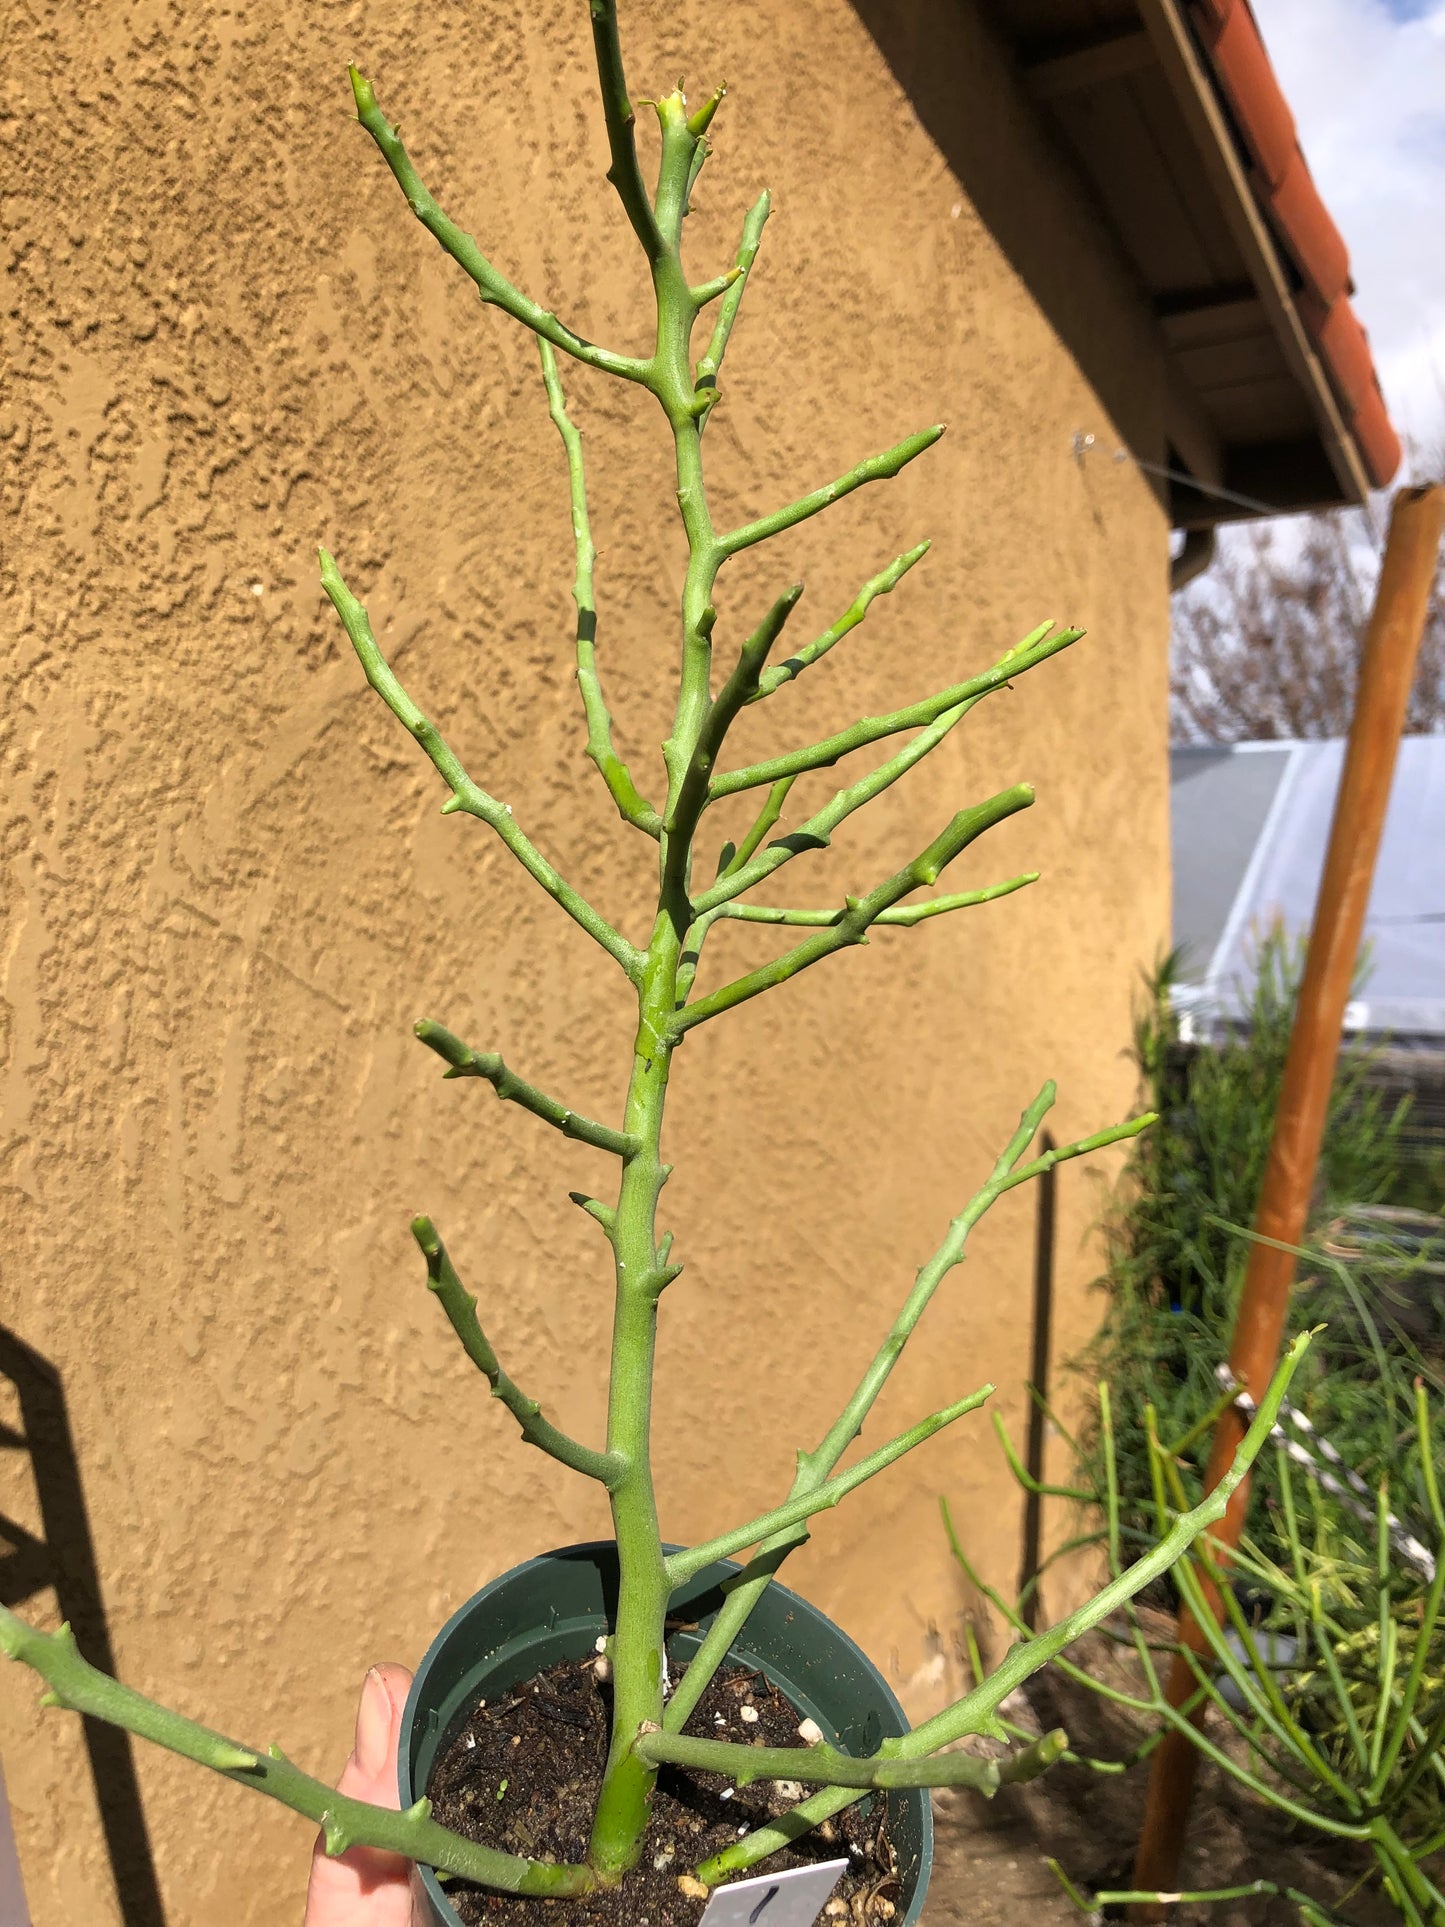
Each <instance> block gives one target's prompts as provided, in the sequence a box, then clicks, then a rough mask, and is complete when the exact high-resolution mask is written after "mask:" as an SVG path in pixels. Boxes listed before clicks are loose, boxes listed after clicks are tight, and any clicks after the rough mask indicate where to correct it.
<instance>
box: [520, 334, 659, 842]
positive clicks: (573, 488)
mask: <svg viewBox="0 0 1445 1927" xmlns="http://www.w3.org/2000/svg"><path fill="white" fill-rule="evenodd" d="M537 346H538V349H539V350H540V352H541V356H542V380H543V381H544V383H545V384H546V388H547V408H548V412H549V413H550V415H551V417H552V421H553V425H554V426H555V427H556V430H557V433H558V434H559V435H560V436H561V437H562V446H563V448H564V449H565V450H566V453H567V480H568V486H569V489H570V492H571V497H572V540H573V544H574V546H575V548H576V551H577V574H576V577H575V579H574V581H573V584H572V600H573V601H574V602H575V603H576V605H577V685H578V688H579V689H580V690H581V691H582V709H583V713H584V715H585V716H586V718H587V754H588V755H589V756H590V757H591V758H592V761H593V762H594V763H595V764H596V765H597V769H598V771H599V773H600V775H601V777H602V780H603V782H604V783H605V784H606V785H607V791H608V794H609V795H610V796H611V798H612V800H613V802H614V803H615V804H616V805H617V813H618V815H619V816H620V817H621V818H622V820H623V822H624V823H632V824H634V825H635V826H636V827H637V828H638V829H639V830H642V831H644V832H645V833H646V834H647V835H648V836H651V837H658V836H660V835H661V834H662V818H661V817H660V816H659V815H658V813H657V811H656V810H655V809H653V807H652V805H651V804H650V803H649V802H648V801H647V800H646V798H645V797H643V796H642V795H641V793H640V792H639V790H638V788H637V785H636V784H635V783H634V782H633V780H632V772H631V770H629V769H628V767H627V765H626V763H624V762H623V760H622V758H621V757H620V756H619V755H618V754H617V749H616V746H615V745H614V743H613V740H612V715H611V712H610V710H609V709H608V707H607V703H606V700H605V699H604V697H603V694H602V684H601V682H600V681H599V679H598V675H597V600H596V595H595V593H594V589H593V582H592V573H593V569H594V567H595V565H596V561H597V550H596V547H595V546H594V544H593V541H592V522H591V518H590V517H589V515H588V513H587V478H586V474H585V472H584V470H583V466H582V436H581V434H580V433H579V432H578V430H577V428H576V426H575V425H574V424H573V422H572V419H571V417H570V416H569V415H568V413H567V403H566V399H565V397H564V396H563V393H562V383H561V380H560V378H559V376H558V374H557V357H556V355H555V354H554V353H553V351H552V344H551V342H549V341H540V340H539V341H538V343H537Z"/></svg>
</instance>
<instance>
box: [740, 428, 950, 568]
mask: <svg viewBox="0 0 1445 1927" xmlns="http://www.w3.org/2000/svg"><path fill="white" fill-rule="evenodd" d="M942 433H943V424H942V422H935V424H934V425H933V427H932V428H924V429H920V431H919V432H918V434H916V435H908V436H905V438H904V439H903V440H902V441H901V442H896V443H895V444H894V445H893V447H892V448H885V449H884V450H883V452H882V453H881V454H879V455H870V456H868V457H867V459H866V460H864V461H861V462H859V464H858V466H857V467H856V468H850V469H849V470H848V473H847V474H846V475H840V476H839V477H838V479H837V481H836V482H829V483H827V484H826V485H825V486H824V487H823V488H815V489H814V490H813V491H812V493H811V494H810V495H800V496H799V497H798V499H797V501H796V502H789V503H788V505H787V507H786V508H780V509H774V511H773V513H772V514H771V515H762V516H759V518H758V520H757V521H756V522H745V523H744V524H743V526H742V527H741V528H737V529H733V530H732V531H731V532H730V533H729V534H727V535H721V536H719V537H718V548H719V549H720V550H721V552H722V554H723V555H724V556H725V557H726V556H732V555H740V554H741V553H742V551H743V550H744V549H751V548H755V547H756V546H757V544H758V543H759V542H766V541H769V540H770V539H771V538H772V537H773V536H775V535H782V534H783V533H784V532H785V531H786V530H788V529H795V528H796V527H797V526H798V524H799V523H800V522H806V521H807V520H808V519H809V517H810V516H813V515H818V514H820V513H821V512H822V510H824V509H826V508H831V507H832V506H833V504H834V502H841V501H842V499H843V497H844V496H845V495H851V494H852V493H853V491H854V489H855V488H862V487H863V486H864V484H865V483H868V482H891V481H892V480H893V478H894V476H895V475H897V474H898V473H899V472H900V471H901V470H902V469H905V468H907V466H908V464H909V463H910V462H911V461H913V460H914V459H915V458H916V457H917V456H919V455H922V454H923V453H924V451H925V450H926V449H930V448H932V446H933V444H934V443H935V442H936V441H937V440H938V438H939V436H940V435H942Z"/></svg>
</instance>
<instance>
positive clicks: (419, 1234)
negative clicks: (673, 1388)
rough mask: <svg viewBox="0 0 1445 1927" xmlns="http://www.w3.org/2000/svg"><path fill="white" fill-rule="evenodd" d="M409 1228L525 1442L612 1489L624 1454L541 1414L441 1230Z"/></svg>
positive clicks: (456, 1327) (428, 1224)
mask: <svg viewBox="0 0 1445 1927" xmlns="http://www.w3.org/2000/svg"><path fill="white" fill-rule="evenodd" d="M411 1232H412V1236H413V1237H414V1238H415V1239H416V1241H417V1243H418V1244H419V1245H420V1246H421V1250H422V1256H423V1257H424V1258H425V1259H426V1277H427V1286H428V1289H429V1290H431V1291H434V1292H435V1293H436V1295H437V1297H438V1299H439V1300H440V1302H441V1308H442V1310H443V1311H444V1312H445V1313H446V1315H447V1317H448V1318H449V1319H450V1320H451V1324H452V1330H453V1331H454V1332H455V1333H456V1335H457V1337H458V1338H459V1339H460V1340H461V1341H462V1347H463V1349H464V1350H465V1352H466V1354H467V1357H468V1358H470V1359H471V1361H472V1363H473V1364H474V1365H475V1366H476V1367H477V1369H478V1371H480V1372H481V1373H482V1374H483V1375H484V1376H485V1378H486V1379H487V1382H488V1383H489V1384H490V1386H491V1388H492V1397H493V1398H499V1399H500V1400H501V1401H502V1403H503V1405H505V1406H506V1408H507V1410H508V1411H509V1412H510V1413H511V1414H512V1417H513V1418H514V1419H515V1420H516V1421H517V1423H518V1425H520V1426H521V1428H522V1437H523V1438H524V1439H525V1440H526V1442H527V1444H528V1445H535V1446H537V1447H538V1448H539V1450H541V1451H543V1452H545V1453H546V1454H547V1455H548V1457H549V1458H553V1459H556V1460H558V1461H559V1463H560V1464H562V1465H566V1466H570V1467H571V1469H572V1470H573V1471H574V1472H580V1473H582V1475H583V1476H584V1477H585V1478H589V1479H596V1480H598V1481H599V1482H600V1483H601V1484H602V1485H605V1486H606V1487H607V1488H608V1490H609V1491H611V1489H612V1487H613V1486H614V1485H616V1483H617V1481H618V1480H619V1479H620V1478H621V1477H622V1474H623V1473H624V1471H625V1470H626V1466H625V1465H624V1463H623V1461H622V1459H621V1458H620V1456H619V1455H618V1454H616V1453H612V1452H594V1451H593V1450H592V1448H591V1447H590V1446H586V1445H579V1444H578V1442H577V1441H576V1439H573V1438H569V1437H568V1436H567V1434H566V1433H565V1432H563V1431H559V1430H558V1428H557V1427H556V1426H555V1425H553V1424H552V1423H551V1421H550V1420H549V1419H545V1418H543V1416H542V1408H541V1406H540V1405H539V1404H538V1403H537V1401H536V1399H534V1398H528V1396H527V1394H526V1393H525V1392H524V1391H523V1390H522V1389H521V1387H520V1386H518V1385H515V1384H514V1383H513V1382H512V1380H511V1379H510V1378H509V1377H508V1376H507V1374H506V1373H505V1372H504V1371H503V1370H502V1367H501V1364H500V1362H499V1361H498V1358H497V1354H496V1353H495V1352H494V1351H493V1350H492V1347H491V1343H490V1341H489V1340H488V1338H487V1335H486V1333H485V1332H484V1331H483V1330H482V1327H481V1323H480V1321H479V1319H478V1318H477V1301H476V1299H475V1298H474V1297H473V1296H472V1294H471V1292H469V1291H468V1290H467V1288H466V1286H465V1285H464V1284H463V1283H462V1281H461V1279H460V1278H459V1277H458V1276H457V1273H456V1268H455V1266H454V1265H453V1264H452V1261H451V1259H450V1258H449V1257H448V1255H447V1248H446V1246H445V1245H444V1244H443V1243H442V1241H441V1239H440V1237H439V1236H438V1235H437V1230H436V1227H435V1225H433V1223H432V1221H431V1219H430V1218H413V1219H412V1225H411Z"/></svg>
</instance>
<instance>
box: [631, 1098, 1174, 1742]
mask: <svg viewBox="0 0 1445 1927" xmlns="http://www.w3.org/2000/svg"><path fill="white" fill-rule="evenodd" d="M1055 1096H1056V1092H1055V1089H1054V1086H1053V1084H1052V1083H1048V1084H1045V1085H1044V1088H1043V1089H1042V1090H1041V1091H1040V1092H1039V1094H1038V1096H1037V1097H1036V1098H1035V1099H1034V1101H1033V1103H1032V1104H1030V1105H1029V1107H1028V1109H1027V1110H1026V1111H1025V1112H1024V1113H1023V1116H1022V1117H1021V1118H1020V1119H1019V1122H1018V1128H1017V1129H1016V1130H1015V1132H1014V1134H1013V1136H1012V1137H1011V1138H1010V1139H1009V1141H1008V1143H1007V1145H1005V1147H1004V1149H1003V1151H1002V1152H1001V1153H1000V1154H999V1157H998V1159H997V1161H996V1162H995V1164H994V1167H993V1170H992V1172H991V1173H990V1175H989V1179H988V1182H987V1183H986V1184H985V1185H983V1186H982V1188H981V1189H980V1190H978V1191H976V1192H975V1193H974V1195H973V1197H972V1198H970V1200H969V1202H968V1203H967V1204H966V1205H965V1206H964V1208H963V1210H962V1211H960V1212H959V1214H958V1216H957V1217H956V1218H955V1219H954V1220H953V1222H952V1223H951V1224H950V1226H949V1228H948V1233H947V1236H946V1237H945V1238H944V1240H943V1243H942V1244H941V1245H940V1246H939V1247H938V1250H937V1251H935V1252H934V1254H933V1256H932V1257H931V1258H930V1259H929V1260H928V1262H927V1264H925V1265H924V1266H923V1267H922V1268H921V1269H920V1271H919V1273H918V1276H917V1278H916V1280H915V1281H914V1285H913V1289H912V1290H911V1291H910V1292H909V1294H908V1297H907V1298H906V1300H905V1301H904V1304H903V1308H902V1310H901V1311H900V1312H899V1314H898V1316H897V1318H896V1319H895V1320H894V1321H893V1325H892V1327H891V1328H890V1330H889V1332H888V1335H887V1337H886V1338H885V1339H884V1340H883V1343H882V1344H881V1345H880V1346H879V1348H878V1350H877V1352H876V1353H875V1354H874V1356H873V1358H872V1360H871V1362H870V1363H869V1366H868V1369H867V1370H866V1371H865V1372H864V1374H863V1376H862V1378H861V1379H860V1380H859V1381H858V1384H857V1386H856V1387H855V1388H854V1391H853V1393H852V1396H851V1397H850V1398H849V1399H848V1401H847V1403H846V1404H845V1405H844V1407H843V1409H842V1411H841V1412H840V1413H839V1414H838V1416H837V1418H836V1419H835V1420H834V1421H833V1423H832V1425H831V1426H830V1427H829V1428H828V1431H827V1433H826V1434H825V1435H824V1437H823V1438H822V1440H821V1441H820V1442H819V1444H818V1445H817V1447H816V1448H815V1449H814V1450H813V1451H812V1452H799V1454H798V1469H797V1473H796V1475H795V1477H794V1479H793V1487H792V1491H791V1492H790V1493H789V1495H788V1497H789V1500H790V1501H793V1500H798V1499H802V1498H805V1497H806V1496H807V1495H808V1494H809V1493H810V1492H816V1491H817V1490H818V1488H819V1486H820V1485H821V1484H822V1483H823V1481H824V1480H825V1479H827V1478H829V1477H830V1476H831V1475H832V1473H833V1470H834V1468H835V1467H836V1466H837V1464H838V1462H839V1460H840V1459H841V1458H842V1456H843V1454H844V1452H846V1451H847V1449H848V1447H849V1446H850V1445H851V1444H852V1443H853V1441H854V1439H856V1438H857V1437H858V1436H859V1435H860V1434H861V1432H862V1430H863V1426H864V1423H865V1421H866V1420H867V1417H868V1414H869V1413H870V1412H871V1411H872V1409H873V1407H874V1405H875V1404H876V1403H877V1400H878V1396H879V1394H880V1392H881V1391H882V1390H883V1387H884V1386H885V1385H886V1384H887V1382H888V1380H889V1378H890V1376H891V1375H892V1372H893V1368H894V1366H895V1365H896V1364H897V1363H898V1360H899V1359H900V1358H901V1357H902V1355H903V1349H904V1347H905V1346H906V1345H907V1343H908V1341H909V1339H910V1338H911V1337H912V1335H913V1333H914V1331H915V1330H916V1329H917V1326H918V1321H919V1320H920V1319H921V1318H922V1316H923V1314H924V1312H925V1311H926V1310H927V1308H928V1306H929V1304H930V1302H931V1300H932V1298H933V1294H934V1293H935V1292H936V1291H937V1290H938V1287H939V1286H940V1285H941V1284H942V1283H943V1280H944V1279H945V1278H946V1277H947V1276H948V1274H949V1273H950V1272H951V1271H952V1270H953V1269H954V1267H955V1266H957V1265H959V1264H961V1263H962V1262H963V1258H964V1254H965V1249H966V1247H967V1244H968V1238H969V1234H970V1232H971V1231H972V1230H973V1227H974V1226H975V1225H976V1224H977V1223H978V1221H979V1219H980V1218H982V1217H983V1216H984V1214H985V1213H986V1212H987V1211H988V1210H990V1209H991V1207H992V1206H993V1205H994V1204H995V1203H997V1201H998V1200H999V1198H1001V1197H1002V1196H1003V1195H1004V1193H1005V1192H1006V1191H1011V1190H1013V1189H1015V1187H1017V1186H1018V1185H1021V1184H1027V1183H1029V1182H1030V1181H1031V1180H1032V1179H1034V1178H1036V1177H1040V1176H1042V1175H1043V1173H1044V1172H1045V1171H1049V1170H1052V1169H1053V1167H1054V1166H1055V1165H1056V1164H1061V1163H1064V1162H1065V1161H1067V1160H1068V1159H1070V1158H1075V1157H1082V1156H1085V1155H1086V1154H1087V1153H1088V1152H1090V1151H1092V1150H1101V1149H1103V1148H1105V1146H1106V1145H1109V1144H1117V1143H1121V1142H1123V1141H1125V1140H1126V1139H1128V1138H1131V1137H1134V1136H1136V1135H1137V1134H1138V1133H1139V1132H1140V1131H1143V1130H1145V1129H1147V1127H1148V1126H1149V1125H1150V1124H1151V1123H1152V1122H1153V1121H1154V1119H1153V1114H1152V1113H1151V1114H1149V1115H1148V1116H1145V1117H1140V1118H1135V1119H1134V1120H1133V1121H1132V1122H1130V1123H1128V1124H1123V1125H1119V1126H1117V1127H1116V1128H1115V1129H1114V1130H1112V1131H1100V1132H1095V1133H1094V1134H1093V1136H1092V1137H1089V1138H1080V1139H1079V1140H1078V1141H1077V1142H1075V1143H1073V1144H1065V1145H1060V1146H1058V1147H1056V1148H1055V1149H1054V1150H1052V1151H1046V1152H1043V1153H1042V1154H1041V1155H1040V1156H1039V1157H1037V1158H1034V1159H1032V1160H1031V1161H1030V1162H1029V1163H1027V1164H1024V1163H1021V1162H1020V1160H1021V1159H1022V1158H1023V1156H1024V1153H1025V1152H1026V1151H1027V1150H1028V1148H1029V1146H1030V1145H1031V1144H1032V1143H1033V1141H1034V1138H1035V1137H1036V1136H1037V1135H1038V1131H1039V1128H1040V1126H1041V1125H1042V1123H1043V1121H1044V1119H1045V1117H1047V1115H1048V1113H1049V1111H1050V1110H1051V1109H1052V1108H1053V1104H1054V1099H1055ZM807 1537H808V1534H807V1531H806V1529H805V1527H804V1526H802V1525H794V1526H788V1527H785V1528H783V1529H782V1530H781V1531H779V1532H776V1533H773V1534H771V1535H770V1536H769V1537H768V1538H766V1539H765V1540H763V1541H762V1542H761V1543H760V1545H759V1547H758V1551H757V1552H756V1553H755V1554H754V1555H753V1558H752V1559H751V1560H750V1561H749V1563H748V1564H747V1566H745V1567H744V1569H743V1571H742V1572H741V1573H739V1574H738V1575H737V1577H736V1578H735V1579H733V1580H732V1581H731V1582H730V1583H729V1586H728V1589H727V1597H726V1599H725V1600H724V1602H723V1604H722V1606H721V1608H720V1609H719V1610H718V1612H717V1614H716V1615H715V1616H714V1619H713V1623H712V1625H711V1626H710V1627H709V1629H708V1631H707V1633H706V1635H705V1636H704V1638H703V1641H702V1643H701V1645H700V1646H699V1648H698V1650H697V1652H696V1653H695V1654H694V1655H693V1657H692V1659H691V1661H690V1662H689V1665H688V1669H687V1671H686V1673H685V1674H684V1675H683V1677H682V1679H681V1680H680V1681H679V1682H678V1685H677V1687H676V1688H675V1689H674V1691H673V1694H672V1697H671V1699H670V1700H669V1701H668V1703H667V1711H666V1713H665V1714H664V1716H663V1724H664V1726H665V1727H666V1728H667V1730H668V1731H669V1732H678V1731H680V1730H681V1728H682V1727H683V1725H684V1724H685V1723H686V1720H687V1717H688V1715H689V1713H691V1711H692V1709H693V1707H694V1706H696V1704H697V1702H698V1700H699V1699H700V1698H701V1697H702V1694H703V1692H704V1690H705V1689H706V1687H707V1683H708V1681H709V1680H710V1679H711V1678H712V1677H713V1675H714V1674H715V1672H716V1671H717V1669H718V1667H719V1666H720V1665H721V1664H722V1663H723V1661H724V1660H725V1658H726V1657H727V1654H728V1652H729V1650H730V1649H731V1647H732V1644H733V1641H734V1640H735V1639H736V1638H737V1637H738V1634H739V1633H740V1632H741V1631H742V1629H743V1627H744V1625H745V1624H746V1623H747V1619H748V1615H749V1614H750V1613H751V1612H752V1610H753V1607H754V1606H755V1605H756V1604H757V1602H758V1600H759V1599H760V1598H761V1597H762V1595H763V1593H764V1591H765V1590H766V1589H767V1587H768V1585H769V1583H770V1582H771V1580H772V1578H773V1575H774V1574H775V1573H776V1572H777V1570H778V1567H779V1566H780V1565H781V1564H782V1563H783V1561H784V1560H785V1559H786V1558H787V1556H788V1554H789V1553H790V1552H792V1551H793V1550H794V1549H795V1548H796V1547H798V1546H801V1545H803V1544H804V1543H805V1542H806V1540H807ZM1020 1625H1022V1622H1021V1621H1020Z"/></svg>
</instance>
